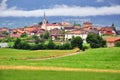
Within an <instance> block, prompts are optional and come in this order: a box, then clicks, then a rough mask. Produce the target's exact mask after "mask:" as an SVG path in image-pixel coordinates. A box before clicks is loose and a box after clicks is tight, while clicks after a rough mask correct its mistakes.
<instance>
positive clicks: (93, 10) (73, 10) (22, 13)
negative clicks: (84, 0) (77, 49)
mask: <svg viewBox="0 0 120 80" xmlns="http://www.w3.org/2000/svg"><path fill="white" fill-rule="evenodd" d="M6 1H7V0H3V1H2V3H1V4H0V7H2V8H0V17H9V16H12V17H39V16H43V13H44V11H45V12H46V14H47V16H100V15H120V10H119V9H120V5H113V6H104V7H80V6H67V5H55V6H54V7H52V8H48V9H36V10H29V11H27V10H20V9H17V8H16V7H12V8H7V4H6Z"/></svg>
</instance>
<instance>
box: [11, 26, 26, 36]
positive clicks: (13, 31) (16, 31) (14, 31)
mask: <svg viewBox="0 0 120 80" xmlns="http://www.w3.org/2000/svg"><path fill="white" fill-rule="evenodd" d="M23 33H24V28H16V29H10V37H16V38H19V37H20V36H21V35H22V34H23Z"/></svg>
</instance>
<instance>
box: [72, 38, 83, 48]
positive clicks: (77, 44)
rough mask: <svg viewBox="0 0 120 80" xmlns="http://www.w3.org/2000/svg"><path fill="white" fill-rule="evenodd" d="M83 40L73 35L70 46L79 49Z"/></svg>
mask: <svg viewBox="0 0 120 80" xmlns="http://www.w3.org/2000/svg"><path fill="white" fill-rule="evenodd" d="M82 44H83V40H82V39H81V37H73V38H72V40H71V46H72V47H73V48H75V47H78V48H79V49H82V46H83V45H82Z"/></svg>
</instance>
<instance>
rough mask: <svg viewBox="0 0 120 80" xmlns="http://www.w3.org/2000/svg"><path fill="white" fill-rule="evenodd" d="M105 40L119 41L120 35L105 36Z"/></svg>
mask: <svg viewBox="0 0 120 80" xmlns="http://www.w3.org/2000/svg"><path fill="white" fill-rule="evenodd" d="M106 41H107V42H116V41H120V37H107V38H106Z"/></svg>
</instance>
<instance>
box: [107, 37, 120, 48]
mask: <svg viewBox="0 0 120 80" xmlns="http://www.w3.org/2000/svg"><path fill="white" fill-rule="evenodd" d="M118 41H120V37H107V38H106V42H107V47H114V46H115V43H116V42H118Z"/></svg>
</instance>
